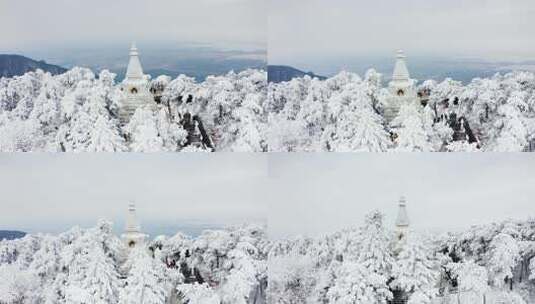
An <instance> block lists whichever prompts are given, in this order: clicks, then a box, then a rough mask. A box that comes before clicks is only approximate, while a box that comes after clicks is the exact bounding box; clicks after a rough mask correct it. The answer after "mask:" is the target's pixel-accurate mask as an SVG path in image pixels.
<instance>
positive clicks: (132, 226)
mask: <svg viewBox="0 0 535 304" xmlns="http://www.w3.org/2000/svg"><path fill="white" fill-rule="evenodd" d="M121 237H122V239H123V241H124V242H125V244H126V245H127V247H128V248H134V247H136V246H138V245H141V244H143V243H144V242H145V240H146V239H147V237H148V236H147V235H146V234H144V233H141V226H140V225H139V222H138V220H137V216H136V205H135V204H134V203H130V204H129V205H128V214H127V216H126V225H125V230H124V233H123V234H122V235H121Z"/></svg>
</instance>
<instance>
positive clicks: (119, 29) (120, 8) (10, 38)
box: [0, 0, 267, 50]
mask: <svg viewBox="0 0 535 304" xmlns="http://www.w3.org/2000/svg"><path fill="white" fill-rule="evenodd" d="M266 5H267V3H266V0H184V1H175V0H154V1H146V0H114V1H108V0H92V1H84V0H47V1H30V0H20V1H10V0H0V34H1V37H2V39H1V41H0V49H6V50H13V49H17V48H28V47H43V46H49V45H53V46H63V47H70V46H72V45H78V44H87V43H95V47H99V44H100V45H102V44H104V43H114V42H117V41H121V42H123V41H131V40H137V41H141V40H144V41H146V40H149V41H171V42H175V41H193V42H204V43H214V44H215V43H236V42H248V43H250V42H254V43H265V40H266V27H267V16H266V13H265V12H266Z"/></svg>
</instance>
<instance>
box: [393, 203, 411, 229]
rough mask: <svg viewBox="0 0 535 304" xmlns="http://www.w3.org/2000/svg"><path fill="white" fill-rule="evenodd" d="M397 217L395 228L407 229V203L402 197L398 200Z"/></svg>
mask: <svg viewBox="0 0 535 304" xmlns="http://www.w3.org/2000/svg"><path fill="white" fill-rule="evenodd" d="M398 206H399V208H398V216H397V218H396V227H398V228H407V227H409V216H408V215H407V208H406V207H407V201H406V200H405V197H404V196H401V197H400V198H399V205H398Z"/></svg>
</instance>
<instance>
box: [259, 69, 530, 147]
mask: <svg viewBox="0 0 535 304" xmlns="http://www.w3.org/2000/svg"><path fill="white" fill-rule="evenodd" d="M381 78H382V75H381V74H379V73H377V72H376V71H375V70H373V69H371V70H368V72H367V73H366V74H365V75H364V77H363V78H361V77H360V76H359V75H357V74H354V73H349V72H340V73H339V74H337V75H336V76H333V77H331V78H328V79H326V80H319V79H317V78H311V77H309V76H305V77H302V78H295V79H293V80H291V81H289V82H282V83H278V84H270V86H269V87H268V100H267V113H268V115H269V118H268V121H269V136H268V139H269V140H268V147H269V150H270V151H370V152H384V151H484V152H486V151H533V150H535V74H533V73H531V72H512V73H508V74H505V75H503V74H496V75H495V76H493V77H491V78H475V79H473V80H472V81H471V82H470V83H468V84H462V83H461V82H459V81H455V80H452V79H445V80H443V81H440V82H436V81H433V80H427V81H423V82H421V83H420V84H419V85H416V84H414V86H415V90H416V91H417V96H415V99H414V102H411V103H405V104H402V105H401V108H400V109H399V112H398V113H397V116H396V117H395V118H394V119H393V120H392V121H387V120H386V119H385V116H384V115H385V108H386V107H387V106H388V103H389V99H391V98H392V97H395V96H393V94H392V93H391V92H390V91H389V90H388V88H387V87H384V86H383V81H382V80H381Z"/></svg>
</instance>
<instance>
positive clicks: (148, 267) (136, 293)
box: [119, 247, 168, 304]
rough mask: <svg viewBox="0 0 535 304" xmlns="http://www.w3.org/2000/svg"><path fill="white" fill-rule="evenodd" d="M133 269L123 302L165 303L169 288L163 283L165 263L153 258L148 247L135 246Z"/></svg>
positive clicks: (121, 301) (120, 301) (123, 295)
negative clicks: (162, 263)
mask: <svg viewBox="0 0 535 304" xmlns="http://www.w3.org/2000/svg"><path fill="white" fill-rule="evenodd" d="M129 259H132V262H131V265H132V266H131V269H130V270H129V272H128V276H127V279H126V286H125V288H124V292H122V293H121V297H120V300H119V303H121V304H165V303H166V297H167V292H168V291H167V290H166V289H165V284H163V265H161V264H160V261H157V260H155V259H154V258H152V257H151V256H150V255H149V253H148V251H147V249H146V248H143V247H139V248H135V249H134V250H132V252H131V253H130V256H129Z"/></svg>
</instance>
